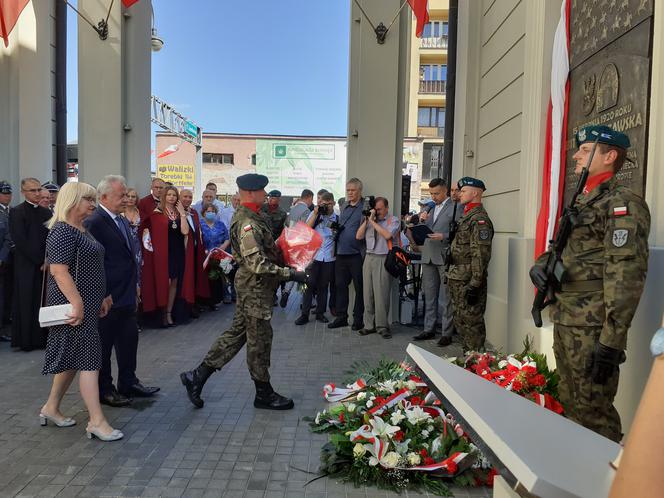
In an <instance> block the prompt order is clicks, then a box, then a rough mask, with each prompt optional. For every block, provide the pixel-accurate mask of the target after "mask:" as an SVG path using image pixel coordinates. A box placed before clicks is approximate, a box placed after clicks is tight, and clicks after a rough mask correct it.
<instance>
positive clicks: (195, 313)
mask: <svg viewBox="0 0 664 498" xmlns="http://www.w3.org/2000/svg"><path fill="white" fill-rule="evenodd" d="M189 314H190V315H191V317H192V318H194V319H196V318H200V317H201V309H200V308H199V307H198V306H193V307H192V308H191V312H190V313H189Z"/></svg>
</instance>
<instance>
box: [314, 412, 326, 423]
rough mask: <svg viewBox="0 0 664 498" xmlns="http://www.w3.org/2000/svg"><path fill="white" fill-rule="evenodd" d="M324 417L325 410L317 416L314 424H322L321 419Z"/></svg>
mask: <svg viewBox="0 0 664 498" xmlns="http://www.w3.org/2000/svg"><path fill="white" fill-rule="evenodd" d="M323 415H325V410H323V411H322V412H318V413H317V414H316V420H314V422H315V423H316V425H318V424H320V418H321V417H322V416H323Z"/></svg>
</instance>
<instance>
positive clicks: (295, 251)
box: [277, 221, 323, 271]
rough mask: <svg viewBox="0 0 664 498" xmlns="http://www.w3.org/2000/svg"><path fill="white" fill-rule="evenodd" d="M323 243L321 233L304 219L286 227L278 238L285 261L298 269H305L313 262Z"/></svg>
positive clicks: (278, 244)
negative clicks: (304, 221)
mask: <svg viewBox="0 0 664 498" xmlns="http://www.w3.org/2000/svg"><path fill="white" fill-rule="evenodd" d="M322 244H323V238H322V237H321V235H320V234H319V233H318V232H317V231H316V230H314V229H313V228H311V227H310V226H309V225H307V224H306V223H303V222H302V221H298V222H297V224H296V225H295V226H294V227H286V228H284V231H283V232H282V233H281V235H280V236H279V238H278V239H277V246H278V247H279V249H281V253H282V254H283V256H284V262H285V263H286V264H287V265H288V266H291V267H293V268H295V269H296V270H298V271H304V269H305V268H306V267H307V266H309V265H310V264H311V262H312V261H313V259H314V256H315V255H316V253H317V252H318V249H320V246H321V245H322Z"/></svg>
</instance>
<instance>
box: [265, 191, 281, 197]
mask: <svg viewBox="0 0 664 498" xmlns="http://www.w3.org/2000/svg"><path fill="white" fill-rule="evenodd" d="M267 195H268V196H269V197H281V192H279V191H278V190H270V193H269V194H267Z"/></svg>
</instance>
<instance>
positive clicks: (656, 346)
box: [650, 327, 664, 357]
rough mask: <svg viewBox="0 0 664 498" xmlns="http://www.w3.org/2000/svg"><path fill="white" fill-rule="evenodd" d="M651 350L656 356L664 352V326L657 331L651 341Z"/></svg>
mask: <svg viewBox="0 0 664 498" xmlns="http://www.w3.org/2000/svg"><path fill="white" fill-rule="evenodd" d="M650 352H651V353H652V355H653V356H654V357H657V356H659V355H661V354H662V353H664V327H662V328H661V329H659V330H658V331H657V332H655V335H653V336H652V340H651V341H650Z"/></svg>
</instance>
